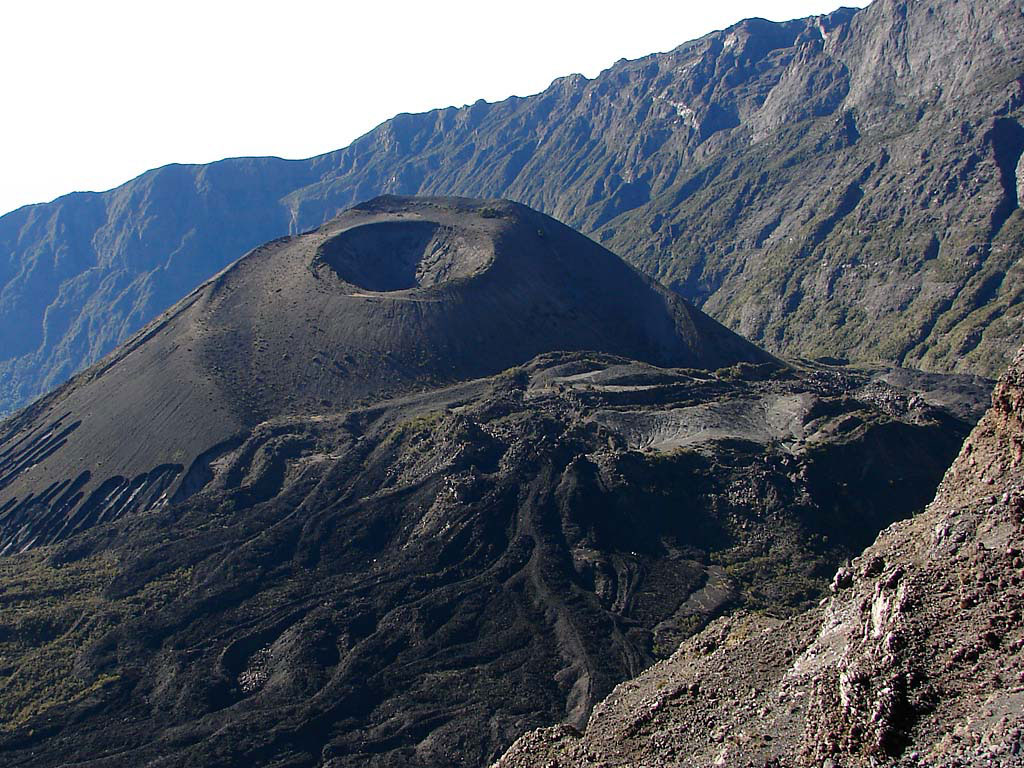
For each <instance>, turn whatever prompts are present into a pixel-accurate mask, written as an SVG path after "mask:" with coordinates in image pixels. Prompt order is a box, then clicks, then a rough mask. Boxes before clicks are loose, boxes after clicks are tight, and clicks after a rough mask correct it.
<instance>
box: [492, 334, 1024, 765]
mask: <svg viewBox="0 0 1024 768" xmlns="http://www.w3.org/2000/svg"><path fill="white" fill-rule="evenodd" d="M1022 457H1024V350H1022V352H1021V353H1020V354H1018V356H1017V359H1016V360H1015V362H1014V363H1013V365H1012V366H1011V367H1010V369H1009V370H1008V371H1007V373H1006V374H1005V375H1004V376H1003V377H1002V378H1001V379H1000V381H999V383H998V385H997V387H996V390H995V393H994V394H993V397H992V407H991V409H990V410H989V411H988V413H987V414H986V415H985V417H984V418H983V419H982V421H981V422H980V424H979V425H978V426H977V428H976V429H975V430H974V431H973V432H972V433H971V435H970V437H969V438H968V440H967V441H966V442H965V443H964V446H963V449H962V450H961V452H960V455H959V456H958V458H957V460H956V462H955V463H954V464H953V466H952V467H951V468H950V470H949V471H948V472H947V474H946V476H945V478H944V480H943V481H942V484H941V486H940V487H939V489H938V493H937V494H936V497H935V499H934V501H932V503H931V504H930V505H929V506H928V508H927V510H926V511H925V512H924V513H922V514H920V515H918V516H916V517H914V518H913V519H911V520H907V521H903V522H900V523H897V524H895V525H893V526H892V527H890V528H888V529H887V530H886V531H884V532H883V533H882V534H881V535H880V536H879V537H878V540H877V541H876V542H875V543H874V544H873V545H872V546H871V547H869V548H868V549H867V550H866V551H865V552H864V553H863V554H862V555H860V556H859V557H857V558H856V559H854V560H853V561H852V562H851V563H849V564H847V565H844V566H843V567H841V568H839V569H838V570H837V572H836V574H835V577H834V578H833V581H832V592H833V593H834V594H833V596H832V597H831V598H829V599H828V600H825V601H823V602H822V604H821V605H820V606H817V607H815V608H813V609H812V610H810V611H808V612H807V613H804V614H802V615H799V616H797V617H795V618H790V619H787V620H781V621H780V620H777V619H772V618H766V617H764V616H763V615H756V614H743V615H736V616H731V617H728V618H724V619H720V620H718V621H716V622H715V623H713V624H712V625H710V626H709V627H708V628H707V629H706V630H704V631H703V632H702V633H700V634H698V635H697V636H695V637H693V638H692V639H690V640H688V641H687V642H686V643H684V644H683V645H682V647H681V648H680V649H679V650H678V651H677V652H676V653H675V654H673V656H672V657H671V658H669V659H668V660H665V661H663V662H661V663H659V664H657V665H656V666H654V667H652V668H651V669H649V670H647V671H646V672H645V673H644V674H642V675H641V676H639V677H638V678H637V679H635V680H633V681H630V682H628V683H624V684H622V685H620V686H619V687H618V688H616V690H615V691H614V693H612V695H611V696H609V697H608V698H607V699H606V700H605V701H604V702H602V703H601V704H600V705H599V706H598V707H597V708H596V709H595V710H594V715H593V717H592V718H591V720H590V723H589V724H588V726H587V729H586V732H585V733H582V734H581V733H580V732H579V731H578V730H576V729H575V728H571V727H565V726H563V727H556V728H551V729H547V730H544V731H539V732H535V733H532V734H529V735H528V736H525V737H524V738H522V739H521V740H519V742H517V744H516V745H515V746H514V747H513V748H512V749H511V750H510V751H509V753H508V754H507V755H505V756H504V757H503V758H502V759H501V760H500V761H499V762H498V763H497V765H498V766H501V767H502V768H513V766H527V765H528V766H535V765H548V766H563V768H568V766H597V765H604V766H612V765H647V766H662V765H680V764H685V765H692V766H711V765H758V766H761V765H765V766H768V765H772V766H789V765H793V766H798V765H831V766H867V765H900V766H907V767H908V768H909V767H910V766H938V765H942V766H987V765H1000V766H1011V765H1022V764H1024V714H1022V713H1024V663H1022V657H1021V653H1022V649H1024V623H1022V620H1021V616H1022V613H1021V612H1022V611H1024V559H1022V553H1021V541H1022V534H1024V530H1022V526H1024V470H1022Z"/></svg>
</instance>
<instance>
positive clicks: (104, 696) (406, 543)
mask: <svg viewBox="0 0 1024 768" xmlns="http://www.w3.org/2000/svg"><path fill="white" fill-rule="evenodd" d="M820 373H822V372H820V371H814V370H810V371H804V372H801V373H794V372H793V371H791V370H787V369H785V368H780V367H779V366H777V365H774V364H767V365H764V366H760V367H757V366H750V367H747V368H743V367H733V368H725V369H721V370H720V371H718V372H716V373H709V372H706V371H692V370H680V369H664V368H653V367H650V366H648V365H646V364H640V363H636V362H632V361H629V360H626V359H622V358H613V357H608V356H601V355H594V354H592V353H553V354H549V355H545V356H542V357H540V358H537V359H535V360H534V361H532V362H530V363H528V364H527V365H525V366H522V367H518V368H514V369H511V370H510V371H508V372H505V373H502V374H499V375H498V376H496V377H492V378H488V379H482V380H475V381H471V382H467V383H462V384H455V385H450V386H447V387H444V388H440V389H437V390H432V391H429V392H425V393H416V394H411V395H404V396H402V397H400V398H397V399H392V400H387V401H382V402H379V403H375V404H372V405H370V406H367V407H366V408H359V409H354V410H343V411H337V412H330V413H327V412H322V413H319V414H316V415H304V414H292V415H289V416H281V417H277V418H274V419H269V420H267V421H265V422H263V423H261V424H258V425H255V426H253V427H252V428H250V429H249V430H248V431H247V432H246V433H245V434H244V435H242V436H240V437H239V438H238V439H237V440H235V441H231V442H228V443H224V444H221V445H219V446H216V447H215V448H214V449H212V450H210V451H208V452H207V453H206V454H204V459H203V461H202V462H201V467H202V471H201V472H198V471H197V472H195V473H192V479H191V482H192V483H193V486H192V488H191V495H190V496H189V497H188V498H186V499H184V500H182V501H178V502H171V503H167V504H158V505H155V506H153V507H152V508H150V509H149V510H147V511H146V512H144V513H142V512H129V513H124V514H122V515H120V516H119V517H117V518H116V519H114V520H112V521H97V522H96V524H95V525H93V527H91V528H89V529H87V530H85V531H82V532H80V533H76V534H74V535H70V536H68V537H66V538H65V539H64V540H63V541H62V542H61V543H60V544H58V545H51V546H47V547H41V548H36V549H31V550H29V551H28V552H25V553H23V554H18V555H13V556H9V557H6V558H0V605H2V606H3V611H2V613H0V617H2V618H0V659H2V660H3V661H2V666H0V683H2V689H0V690H2V693H0V722H2V723H3V726H2V727H0V763H3V764H4V765H11V766H21V765H24V766H29V765H31V766H33V768H35V767H37V766H58V765H61V766H62V765H66V764H68V763H77V762H85V763H87V764H89V765H94V766H122V765H132V766H138V765H174V766H177V765H181V766H186V765H204V766H252V765H257V766H264V765H266V766H270V765H274V766H278V765H295V766H306V765H309V766H312V765H320V764H322V765H329V766H335V767H337V766H346V765H351V766H357V765H358V766H366V765H382V766H383V765H389V766H395V765H410V766H412V765H421V766H426V765H430V766H438V765H451V766H474V765H480V764H483V763H485V762H487V761H488V760H490V759H494V758H496V757H497V756H498V755H499V754H500V753H501V752H502V751H503V750H504V749H505V748H506V747H507V746H508V745H509V744H511V743H512V742H513V741H514V740H515V739H516V738H517V737H518V736H520V735H521V734H523V733H524V732H526V731H528V730H530V729H532V728H536V727H538V726H543V725H549V724H552V723H556V722H567V723H569V724H571V725H573V726H574V727H576V728H582V727H584V726H585V724H586V722H587V719H588V716H589V713H590V710H591V708H592V707H593V705H594V704H595V703H596V702H598V701H600V700H601V699H602V698H603V697H604V696H605V695H606V694H607V693H608V692H609V691H611V689H612V687H613V686H614V685H615V684H616V683H618V682H619V681H621V680H623V679H626V678H629V677H632V676H634V675H636V674H637V673H639V672H640V671H641V670H642V669H644V668H645V667H646V666H647V665H649V664H650V663H651V662H653V661H654V660H656V659H657V658H660V657H664V656H667V655H668V654H670V653H672V651H673V650H674V649H675V648H676V647H677V646H678V644H679V642H680V641H681V640H683V639H685V638H686V637H688V636H689V635H691V634H692V633H694V632H696V631H699V630H700V629H701V628H702V627H703V626H705V624H707V622H708V621H709V620H711V619H713V618H714V617H716V616H718V615H720V614H722V613H723V612H726V613H728V612H732V611H734V610H735V609H737V608H747V609H750V610H756V611H760V612H765V613H766V614H767V615H773V616H787V615H791V614H793V613H794V612H797V611H799V610H801V609H803V608H805V607H806V606H810V605H815V604H816V603H817V601H818V600H819V599H820V597H821V596H822V595H823V594H825V593H826V591H827V587H828V582H829V579H830V576H831V574H832V573H833V572H834V571H835V569H836V567H838V565H840V564H841V563H842V562H843V561H844V560H845V559H847V558H849V557H851V556H852V555H853V554H855V553H856V552H857V551H858V550H859V549H860V548H861V547H863V546H864V545H865V544H866V543H867V542H868V541H870V539H871V537H872V536H873V535H874V532H875V531H877V530H878V529H880V528H881V527H883V526H884V525H886V524H888V523H889V522H891V521H892V520H893V519H895V518H897V517H904V516H907V515H909V514H911V513H912V512H913V511H915V510H916V509H919V508H920V507H921V505H923V504H924V503H925V501H926V500H927V498H928V496H929V495H930V494H931V493H932V489H933V488H934V485H935V483H936V482H937V479H938V477H939V476H940V474H941V471H942V467H943V466H944V465H945V464H946V463H947V462H948V461H949V459H950V457H951V456H952V455H953V453H954V452H955V450H956V445H957V444H958V443H959V440H960V438H961V437H962V435H963V434H965V432H966V428H967V425H966V424H965V423H964V422H962V421H959V420H957V419H956V418H954V417H951V416H949V415H948V414H946V413H945V412H943V411H940V410H936V409H932V408H930V407H929V406H926V405H916V406H914V407H910V408H908V409H906V410H905V411H904V412H903V413H902V415H901V416H899V417H895V416H892V415H890V414H888V413H887V412H885V411H883V410H881V409H879V408H878V407H876V406H873V405H871V404H870V403H869V402H867V399H868V398H866V397H865V398H864V399H861V398H860V396H859V393H861V392H863V391H866V389H868V388H870V387H871V386H873V385H872V383H871V379H870V377H868V376H864V375H859V374H855V373H851V372H845V373H842V374H838V375H833V373H834V372H827V373H828V374H829V375H827V376H821V375H819V374H820ZM905 399H906V400H909V398H905ZM140 432H141V430H140ZM126 441H127V442H131V441H132V438H131V436H130V435H127V436H126ZM826 478H827V479H828V481H827V482H826ZM701 690H702V691H703V686H702V689H701Z"/></svg>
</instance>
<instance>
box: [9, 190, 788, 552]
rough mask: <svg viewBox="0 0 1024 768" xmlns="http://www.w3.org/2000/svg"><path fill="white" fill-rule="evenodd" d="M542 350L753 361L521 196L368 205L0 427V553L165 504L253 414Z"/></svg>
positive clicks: (476, 373) (198, 296)
mask: <svg viewBox="0 0 1024 768" xmlns="http://www.w3.org/2000/svg"><path fill="white" fill-rule="evenodd" d="M556 350H597V351H603V352H608V353H611V354H618V355H623V356H627V357H629V358H632V359H637V360H643V361H646V362H649V363H653V364H655V365H662V366H687V367H698V368H712V369H713V368H719V367H722V366H727V365H732V364H734V363H737V362H741V361H747V362H764V361H768V360H770V359H771V358H770V357H769V356H767V355H766V354H764V353H763V352H761V351H760V350H758V349H757V348H756V347H754V346H753V345H751V344H749V343H748V342H746V341H745V340H743V339H741V338H740V337H738V336H736V335H735V334H733V333H732V332H731V331H728V330H726V329H725V328H723V327H722V326H720V325H718V324H717V323H715V322H714V321H713V320H711V319H709V318H707V317H705V316H704V315H702V314H701V313H700V312H699V311H697V310H695V309H693V308H692V307H691V306H690V305H688V304H687V303H686V302H685V301H684V300H683V299H681V298H679V297H678V296H677V295H675V294H673V293H671V292H670V291H668V290H667V289H665V288H663V287H661V286H658V285H656V284H654V283H653V282H652V281H650V280H649V279H647V278H646V277H644V276H642V275H641V274H640V273H638V272H637V271H636V270H634V269H633V268H632V267H630V266H628V265H627V264H625V263H624V262H623V261H621V260H620V259H619V258H618V257H617V256H615V255H614V254H612V253H611V252H609V251H607V250H605V249H604V248H602V247H601V246H599V245H597V244H596V243H594V242H592V241H591V240H588V239H587V238H585V237H583V236H582V235H580V234H578V233H576V232H574V231H573V230H571V229H569V228H567V227H565V226H563V225H561V224H559V223H558V222H556V221H554V220H553V219H550V218H548V217H546V216H543V215H541V214H538V213H536V212H534V211H531V210H529V209H527V208H524V207H523V206H520V205H517V204H513V203H507V202H502V201H491V202H478V201H471V200H465V199H455V198H424V199H419V198H379V199H376V200H373V201H371V202H369V203H366V204H364V205H361V206H358V207H356V208H354V209H352V210H350V211H348V212H346V213H345V214H343V215H342V216H339V217H338V218H336V219H334V220H332V221H331V222H329V223H328V224H326V225H325V226H323V227H321V228H320V229H319V230H316V231H314V232H310V233H307V234H304V235H301V236H296V237H290V238H284V239H282V240H278V241H275V242H272V243H269V244H267V245H264V246H262V247H260V248H257V249H256V250H254V251H253V252H251V253H250V254H248V255H247V256H246V257H245V258H243V259H242V260H240V261H239V262H238V263H236V264H235V265H233V266H232V267H231V268H229V269H227V270H226V271H224V272H223V273H222V274H220V275H218V276H217V277H216V278H215V279H214V280H212V281H211V282H209V283H207V284H206V285H204V286H202V287H200V288H199V289H197V290H196V291H194V292H193V293H192V294H191V295H189V296H188V297H187V298H186V299H184V300H183V301H182V302H181V303H180V304H179V305H178V306H176V307H175V308H173V309H172V310H170V311H169V312H167V313H166V314H165V315H164V316H163V317H161V318H159V319H158V320H157V321H155V322H154V323H153V324H152V325H150V326H149V327H147V328H145V329H144V330H143V331H142V332H140V334H139V335H138V336H136V337H135V338H133V339H132V340H130V341H129V342H128V343H127V344H126V345H125V346H124V347H123V348H122V349H120V350H118V351H117V352H115V353H114V354H113V355H111V356H110V357H109V358H107V359H105V360H103V361H102V362H100V363H99V364H98V365H96V366H95V367H93V368H91V369H89V370H87V371H85V372H84V373H82V374H81V375H79V376H77V377H76V378H74V379H73V380H72V381H71V382H69V383H68V384H67V385H66V386H64V387H62V388H61V389H60V390H58V391H57V392H55V393H54V394H52V395H50V396H48V397H46V398H44V399H42V400H41V401H39V402H38V403H37V404H36V405H34V406H33V407H32V408H30V409H28V410H27V411H24V412H22V413H21V414H19V415H17V416H15V417H14V418H12V419H11V420H9V421H8V422H6V423H4V424H2V425H0V552H2V553H10V552H13V551H17V550H19V549H23V548H25V547H29V546H33V545H40V544H44V543H48V542H52V541H57V540H60V539H63V538H66V537H67V536H68V535H70V534H71V533H73V532H75V531H77V530H82V529H84V528H87V527H89V526H91V525H93V524H95V523H96V522H98V521H101V520H109V519H112V518H114V517H116V516H118V515H121V514H124V513H125V512H127V511H129V510H138V509H147V508H152V507H157V506H161V505H163V504H165V503H167V501H168V500H169V499H181V498H183V497H184V496H186V495H188V494H189V493H191V492H192V491H193V490H194V488H195V487H196V484H197V483H198V482H199V480H200V479H201V478H205V477H206V475H207V474H208V472H209V470H208V466H207V465H208V464H209V462H210V461H212V460H213V459H214V458H215V457H216V456H217V455H219V454H220V453H223V452H224V451H225V450H227V448H228V447H229V446H230V447H234V446H235V444H236V443H237V441H238V439H239V438H238V435H239V434H241V433H242V431H243V430H246V429H249V428H252V427H253V426H255V425H256V424H258V423H260V422H263V421H265V420H267V419H271V418H275V417H280V416H283V415H286V414H304V415H307V416H311V415H314V414H317V413H323V412H330V411H335V410H337V409H339V408H351V407H353V406H354V405H356V404H358V403H366V402H370V401H376V400H380V399H382V398H384V397H388V396H394V395H396V394H400V393H408V392H414V391H418V390H422V389H427V388H433V387H437V386H440V385H443V384H449V383H453V382H456V381H462V380H466V379H473V378H478V377H481V376H488V375H492V374H495V373H498V372H499V371H503V370H505V369H507V368H510V367H512V366H515V365H518V364H521V363H524V362H526V361H527V360H529V359H531V358H533V357H535V356H536V355H538V354H541V353H543V352H550V351H556ZM210 452H212V453H210Z"/></svg>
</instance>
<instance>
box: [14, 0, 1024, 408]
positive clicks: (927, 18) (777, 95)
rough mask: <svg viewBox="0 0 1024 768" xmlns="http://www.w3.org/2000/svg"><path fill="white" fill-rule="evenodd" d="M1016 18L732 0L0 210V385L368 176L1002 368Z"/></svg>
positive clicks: (801, 339)
mask: <svg viewBox="0 0 1024 768" xmlns="http://www.w3.org/2000/svg"><path fill="white" fill-rule="evenodd" d="M1022 33H1024V18H1022V15H1021V12H1020V9H1019V7H1018V5H1017V4H1016V3H1014V2H1011V1H1010V0H952V1H947V0H941V1H940V0H915V1H914V2H909V1H908V0H876V2H874V3H872V4H871V5H870V6H868V7H867V8H866V9H864V10H862V11H858V12H855V11H853V10H840V11H837V12H835V13H833V14H831V15H828V16H823V17H815V18H810V19H806V20H801V21H793V22H786V23H780V24H775V23H770V22H766V21H763V20H756V19H755V20H749V21H745V22H742V23H740V24H738V25H736V26H735V27H732V28H730V29H728V30H725V31H722V32H718V33H714V34H711V35H709V36H707V37H705V38H702V39H700V40H697V41H694V42H691V43H686V44H684V45H682V46H680V47H679V48H678V49H676V50H674V51H672V52H670V53H665V54H658V55H654V56H649V57H646V58H644V59H640V60H637V61H632V62H629V61H621V62H619V63H617V64H616V65H614V66H613V67H611V68H610V69H608V70H607V71H605V72H603V73H602V74H601V75H600V76H599V77H597V78H596V79H594V80H587V79H586V78H583V77H581V76H578V75H577V76H570V77H566V78H562V79H560V80H557V81H555V82H554V83H552V85H551V87H550V88H549V89H548V90H546V91H544V92H543V93H540V94H537V95H536V96H531V97H528V98H512V99H508V100H506V101H504V102H501V103H498V104H486V103H483V102H479V103H477V104H474V105H472V106H467V107H464V108H461V109H454V108H449V109H442V110H437V111H434V112H429V113H426V114H421V115H399V116H397V117H395V118H394V119H392V120H389V121H388V122H386V123H384V124H382V125H381V126H380V127H378V128H377V129H375V130H374V131H372V132H370V133H369V134H367V135H366V136H364V137H362V138H361V139H359V140H357V141H356V142H354V143H353V144H352V145H351V146H349V147H348V148H346V149H343V150H339V151H338V152H334V153H331V154H328V155H324V156H321V157H318V158H313V159H311V160H308V161H301V162H284V161H280V160H275V159H239V160H229V161H224V162H221V163H216V164H213V165H211V166H187V167H186V166H170V167H167V168H162V169H159V170H156V171H152V172H150V173H147V174H144V175H143V176H141V177H140V178H139V179H136V180H135V181H132V182H129V183H128V184H126V185H124V186H123V187H120V188H118V189H117V190H113V191H111V192H108V193H102V194H79V195H71V196H68V197H65V198H61V199H59V200H57V201H55V202H54V203H51V204H48V205H40V206H32V207H28V208H24V209H21V210H19V211H17V212H14V213H11V214H8V215H7V216H4V217H3V218H0V358H2V359H0V409H12V408H14V407H17V406H18V405H20V404H23V403H24V402H26V401H27V400H29V399H31V398H33V397H36V396H38V395H39V394H41V393H43V392H45V391H46V390H48V389H49V388H50V387H52V386H54V385H56V384H58V383H60V382H61V381H62V380H64V379H65V378H66V377H67V376H69V375H70V374H71V373H73V372H74V371H75V370H77V369H79V368H80V367H82V366H83V365H85V364H87V363H89V362H92V361H94V360H96V359H98V358H99V357H100V356H102V355H103V354H105V353H106V352H108V351H109V350H110V349H112V348H113V347H114V346H115V345H116V344H117V343H118V342H120V341H122V340H124V339H126V338H128V336H130V335H131V333H133V332H134V331H135V330H137V329H138V328H139V327H141V325H143V324H144V323H145V322H146V321H148V320H149V319H150V318H152V317H154V316H155V315H157V314H158V313H159V312H160V311H162V310H163V309H165V308H166V307H168V306H169V305H170V304H172V303H173V302H174V301H176V300H177V299H179V298H181V297H182V296H184V295H185V294H186V293H187V292H188V291H189V290H191V289H192V288H193V287H194V286H195V285H196V284H197V283H198V282H200V281H201V280H202V279H204V278H206V277H209V276H210V275H212V274H214V273H215V272H217V271H218V270H219V269H221V268H222V267H223V266H225V265H226V264H227V263H229V262H231V261H232V260H234V259H235V258H237V257H238V256H240V255H241V254H242V253H243V252H244V251H245V250H246V249H248V248H250V247H254V246H255V245H257V244H258V243H260V242H263V241H264V240H267V239H269V238H271V237H276V236H280V235H285V234H288V233H289V232H292V233H294V232H298V231H302V230H305V229H308V228H311V227H315V226H318V225H319V224H320V223H322V222H323V221H325V220H326V219H328V218H330V217H331V216H333V215H335V214H336V213H337V212H338V211H339V210H342V209H344V208H347V207H349V206H350V205H352V204H354V203H356V202H358V201H360V200H365V199H368V198H370V197H373V196H374V195H377V194H381V193H396V194H418V193H432V194H445V195H448V194H464V195H472V196H484V197H506V198H511V199H515V200H518V201H520V202H523V203H526V204H528V205H531V206H533V207H535V208H538V209H539V210H542V211H544V212H546V213H549V214H551V215H554V216H556V217H558V218H560V219H562V220H564V221H566V222H568V223H569V224H571V225H573V226H576V227H577V228H579V229H581V230H583V231H584V232H586V233H588V234H591V235H593V236H595V237H596V238H598V239H600V240H601V242H603V243H605V244H606V245H608V246H609V247H611V248H613V249H614V250H616V251H617V252H619V253H622V254H623V255H624V256H625V257H626V258H627V259H629V260H630V261H631V262H633V263H634V264H636V265H638V266H640V267H641V268H642V269H644V270H645V271H647V272H648V273H649V274H651V275H653V276H655V277H657V278H658V279H661V280H662V281H664V282H666V283H668V284H670V285H672V286H673V287H675V288H676V289H677V290H678V291H680V292H681V293H682V294H683V295H684V296H685V297H687V298H689V299H690V300H691V301H693V302H694V303H695V304H696V305H697V306H700V307H704V308H706V309H707V311H708V312H709V313H710V314H712V316H714V317H716V318H718V319H720V320H722V321H723V322H725V323H726V324H727V325H728V326H729V327H731V328H733V329H735V330H738V331H740V332H741V333H743V334H744V335H746V336H748V337H749V338H751V339H753V340H754V341H756V342H758V343H760V344H761V345H762V346H764V347H765V348H767V349H768V350H769V351H772V352H775V353H782V354H784V355H788V356H794V355H832V356H847V357H850V358H856V359H859V360H876V359H884V360H888V361H896V362H900V363H903V364H912V365H918V366H923V367H926V368H932V369H935V370H963V371H968V370H969V371H974V372H980V373H988V374H993V375H994V373H995V372H997V371H998V370H1000V369H1001V367H1002V366H1003V365H1004V364H1005V362H1006V359H1007V356H1008V354H1009V352H1010V351H1011V350H1012V349H1014V348H1015V347H1016V345H1017V343H1018V342H1019V330H1020V329H1019V325H1020V295H1021V290H1022V283H1021V275H1020V270H1019V267H1018V262H1019V259H1018V256H1019V254H1020V242H1021V235H1022V231H1021V226H1022V215H1021V213H1020V211H1019V206H1018V203H1019V200H1018V198H1019V193H1018V188H1019V187H1020V185H1021V179H1022V174H1021V172H1020V170H1019V167H1020V158H1021V152H1022V149H1024V129H1022V127H1021V123H1020V119H1021V110H1022V105H1024V90H1022V89H1024V86H1022V84H1021V82H1022V81H1021V79H1020V78H1021V72H1022V71H1024V63H1022V51H1024V44H1022Z"/></svg>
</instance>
